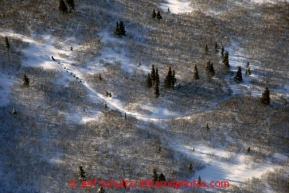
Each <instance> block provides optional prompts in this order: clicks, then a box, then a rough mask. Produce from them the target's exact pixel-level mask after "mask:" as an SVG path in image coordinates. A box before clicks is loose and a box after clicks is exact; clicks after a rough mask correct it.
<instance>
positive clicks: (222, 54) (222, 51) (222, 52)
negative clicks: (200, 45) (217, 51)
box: [221, 47, 225, 57]
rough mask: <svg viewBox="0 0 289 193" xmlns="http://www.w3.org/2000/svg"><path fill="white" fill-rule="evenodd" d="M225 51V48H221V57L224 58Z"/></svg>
mask: <svg viewBox="0 0 289 193" xmlns="http://www.w3.org/2000/svg"><path fill="white" fill-rule="evenodd" d="M224 51H225V49H224V47H222V48H221V56H222V57H223V56H224Z"/></svg>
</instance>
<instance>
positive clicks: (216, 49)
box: [215, 42, 218, 52]
mask: <svg viewBox="0 0 289 193" xmlns="http://www.w3.org/2000/svg"><path fill="white" fill-rule="evenodd" d="M215 51H216V52H218V43H217V42H215Z"/></svg>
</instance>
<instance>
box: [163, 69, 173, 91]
mask: <svg viewBox="0 0 289 193" xmlns="http://www.w3.org/2000/svg"><path fill="white" fill-rule="evenodd" d="M172 79H173V74H172V69H171V67H169V71H168V74H167V76H166V78H165V80H164V87H165V88H171V87H172Z"/></svg>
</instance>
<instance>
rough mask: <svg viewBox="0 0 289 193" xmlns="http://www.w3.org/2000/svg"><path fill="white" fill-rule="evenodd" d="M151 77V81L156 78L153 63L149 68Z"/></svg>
mask: <svg viewBox="0 0 289 193" xmlns="http://www.w3.org/2000/svg"><path fill="white" fill-rule="evenodd" d="M151 79H152V81H153V82H154V81H155V80H156V71H155V65H152V70H151Z"/></svg>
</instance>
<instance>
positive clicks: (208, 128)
mask: <svg viewBox="0 0 289 193" xmlns="http://www.w3.org/2000/svg"><path fill="white" fill-rule="evenodd" d="M206 128H207V131H209V130H210V127H209V124H208V123H207V126H206Z"/></svg>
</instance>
